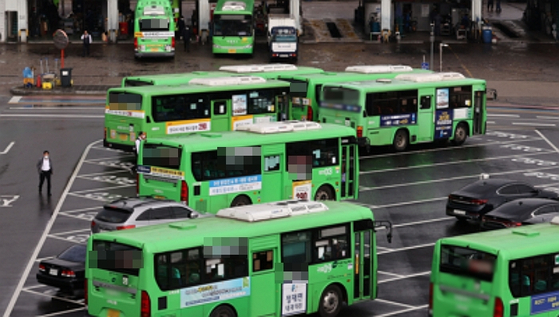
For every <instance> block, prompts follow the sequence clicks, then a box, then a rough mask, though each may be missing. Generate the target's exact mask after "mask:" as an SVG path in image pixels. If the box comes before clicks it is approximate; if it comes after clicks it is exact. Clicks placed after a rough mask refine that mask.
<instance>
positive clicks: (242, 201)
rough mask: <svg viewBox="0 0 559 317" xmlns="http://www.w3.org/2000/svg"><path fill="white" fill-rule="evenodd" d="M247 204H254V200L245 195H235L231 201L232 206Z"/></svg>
mask: <svg viewBox="0 0 559 317" xmlns="http://www.w3.org/2000/svg"><path fill="white" fill-rule="evenodd" d="M246 205H252V202H251V201H250V199H249V198H248V197H247V196H244V195H241V196H237V197H235V199H233V201H232V202H231V207H237V206H246Z"/></svg>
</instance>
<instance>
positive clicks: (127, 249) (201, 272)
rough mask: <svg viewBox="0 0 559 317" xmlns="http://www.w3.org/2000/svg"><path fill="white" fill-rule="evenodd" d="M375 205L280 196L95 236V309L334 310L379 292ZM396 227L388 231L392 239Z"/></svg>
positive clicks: (143, 312)
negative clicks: (207, 214)
mask: <svg viewBox="0 0 559 317" xmlns="http://www.w3.org/2000/svg"><path fill="white" fill-rule="evenodd" d="M389 225H390V224H389V223H387V222H381V221H375V220H374V216H373V213H372V212H371V210H370V209H367V208H365V207H362V206H357V205H353V204H350V203H342V202H313V201H279V202H274V203H269V204H264V205H258V206H243V207H236V208H228V209H223V210H220V211H219V212H218V213H217V217H206V218H198V219H192V220H190V221H183V222H175V223H171V224H162V225H154V226H147V227H142V228H137V229H131V230H123V231H115V232H106V233H97V234H94V235H92V236H91V237H90V238H89V240H88V252H87V260H86V273H85V274H86V282H85V285H86V294H87V296H86V304H87V310H88V313H89V315H91V316H111V317H113V316H116V317H120V316H142V317H144V316H146V317H147V316H154V317H155V316H196V317H218V316H219V317H236V316H243V317H257V316H288V315H295V314H313V313H316V312H318V313H319V315H320V316H321V317H335V316H336V315H338V313H339V312H340V310H341V309H342V306H343V303H344V302H345V303H347V305H353V304H355V303H358V302H362V301H366V300H372V299H375V298H376V297H377V282H378V280H377V268H378V263H377V255H376V251H377V248H376V239H377V238H376V235H377V233H376V228H377V227H380V226H386V227H388V226H389ZM390 235H391V233H390V231H388V235H387V236H388V238H389V240H390Z"/></svg>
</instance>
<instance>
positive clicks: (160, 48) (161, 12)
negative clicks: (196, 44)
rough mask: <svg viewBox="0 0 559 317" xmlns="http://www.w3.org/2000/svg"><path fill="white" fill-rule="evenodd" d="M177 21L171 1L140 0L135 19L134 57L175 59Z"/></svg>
mask: <svg viewBox="0 0 559 317" xmlns="http://www.w3.org/2000/svg"><path fill="white" fill-rule="evenodd" d="M174 56H175V21H174V19H173V10H172V8H171V3H170V2H169V0H140V1H138V3H137V4H136V14H135V18H134V57H135V58H141V57H174Z"/></svg>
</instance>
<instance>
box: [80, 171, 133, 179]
mask: <svg viewBox="0 0 559 317" xmlns="http://www.w3.org/2000/svg"><path fill="white" fill-rule="evenodd" d="M119 173H128V174H130V172H129V171H128V170H122V171H107V172H101V173H91V174H81V175H78V178H83V179H90V178H88V177H92V176H103V175H111V174H119Z"/></svg>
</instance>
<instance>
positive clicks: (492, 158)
mask: <svg viewBox="0 0 559 317" xmlns="http://www.w3.org/2000/svg"><path fill="white" fill-rule="evenodd" d="M545 154H556V153H555V152H553V151H551V150H550V151H549V152H537V153H527V154H514V155H504V156H495V157H489V158H482V159H468V160H461V161H452V162H444V163H432V164H424V165H415V166H406V167H396V168H387V169H381V170H373V171H363V172H359V175H366V174H373V173H385V172H394V171H402V170H410V169H415V168H429V167H436V166H447V165H455V164H463V163H473V162H485V161H493V160H502V159H508V158H515V157H525V156H532V155H545Z"/></svg>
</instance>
